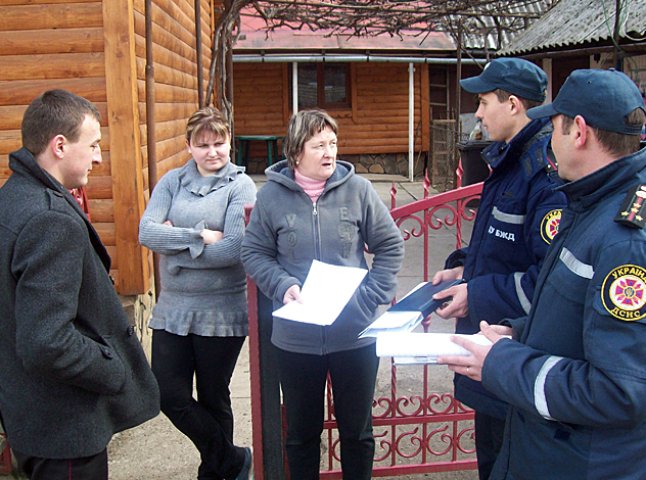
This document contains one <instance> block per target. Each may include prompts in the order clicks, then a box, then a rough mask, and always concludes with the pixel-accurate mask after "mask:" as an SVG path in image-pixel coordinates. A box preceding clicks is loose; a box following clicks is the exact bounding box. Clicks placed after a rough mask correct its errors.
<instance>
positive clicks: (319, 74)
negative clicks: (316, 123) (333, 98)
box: [290, 62, 352, 110]
mask: <svg viewBox="0 0 646 480" xmlns="http://www.w3.org/2000/svg"><path fill="white" fill-rule="evenodd" d="M304 65H316V103H317V105H315V106H307V107H306V106H302V105H301V102H300V98H299V101H298V108H299V109H302V108H303V109H305V108H321V109H325V110H351V109H352V70H351V65H350V63H346V62H303V63H298V68H299V71H300V68H301V66H304ZM326 66H335V67H338V66H343V67H344V68H345V97H346V101H345V102H327V101H326V100H325V86H326V84H325V67H326ZM290 90H291V91H292V92H293V90H294V85H293V82H290ZM298 91H299V97H300V92H301V88H300V85H299V89H298Z"/></svg>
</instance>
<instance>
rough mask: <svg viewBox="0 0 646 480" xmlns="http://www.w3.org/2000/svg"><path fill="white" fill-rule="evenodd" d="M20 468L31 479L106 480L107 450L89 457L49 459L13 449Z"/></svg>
mask: <svg viewBox="0 0 646 480" xmlns="http://www.w3.org/2000/svg"><path fill="white" fill-rule="evenodd" d="M13 454H14V455H15V456H16V460H17V461H18V466H19V467H20V469H21V470H22V471H23V472H24V473H25V474H26V475H27V476H28V477H29V478H30V479H31V480H108V451H107V450H103V451H102V452H100V453H97V454H96V455H92V456H91V457H82V458H68V459H63V460H61V459H55V460H53V459H51V458H39V457H31V456H28V455H24V454H22V453H20V452H17V451H15V450H14V451H13Z"/></svg>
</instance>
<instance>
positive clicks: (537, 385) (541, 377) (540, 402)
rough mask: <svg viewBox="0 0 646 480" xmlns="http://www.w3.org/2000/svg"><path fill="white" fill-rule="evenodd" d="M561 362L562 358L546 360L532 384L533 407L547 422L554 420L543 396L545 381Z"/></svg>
mask: <svg viewBox="0 0 646 480" xmlns="http://www.w3.org/2000/svg"><path fill="white" fill-rule="evenodd" d="M561 360H563V357H557V356H552V357H549V358H548V359H547V361H546V362H545V363H544V364H543V366H542V367H541V370H540V371H539V372H538V376H537V377H536V381H535V382H534V406H535V407H536V410H538V413H539V415H540V416H541V417H543V418H545V419H547V420H554V418H552V415H550V410H549V408H548V407H547V396H546V395H545V381H546V380H547V374H548V373H549V372H550V370H552V368H554V366H555V365H556V364H557V363H559V362H560V361H561Z"/></svg>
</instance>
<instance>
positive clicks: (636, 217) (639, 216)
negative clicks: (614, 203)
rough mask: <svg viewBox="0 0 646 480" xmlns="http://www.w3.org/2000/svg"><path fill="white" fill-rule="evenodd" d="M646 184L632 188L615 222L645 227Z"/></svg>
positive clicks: (628, 225) (634, 226)
mask: <svg viewBox="0 0 646 480" xmlns="http://www.w3.org/2000/svg"><path fill="white" fill-rule="evenodd" d="M644 200H646V185H637V186H636V187H635V188H633V189H631V190H630V191H629V192H628V195H626V198H625V199H624V203H622V205H621V209H620V210H619V213H618V214H617V216H616V217H615V222H617V223H621V224H622V225H626V226H627V227H632V228H644V225H646V202H645V201H644Z"/></svg>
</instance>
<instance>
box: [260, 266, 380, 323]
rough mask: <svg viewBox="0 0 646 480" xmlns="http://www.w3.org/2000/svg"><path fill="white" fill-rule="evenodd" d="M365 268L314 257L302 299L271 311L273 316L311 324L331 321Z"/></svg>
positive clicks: (350, 293)
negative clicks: (332, 263) (335, 263)
mask: <svg viewBox="0 0 646 480" xmlns="http://www.w3.org/2000/svg"><path fill="white" fill-rule="evenodd" d="M367 273H368V270H366V269H364V268H356V267H342V266H338V265H330V264H329V263H323V262H319V261H318V260H314V261H313V262H312V266H311V267H310V271H309V273H308V274H307V278H306V279H305V283H304V284H303V288H301V299H300V301H298V302H290V303H288V304H286V305H283V306H282V307H280V308H279V309H278V310H276V311H274V312H273V315H274V316H275V317H280V318H285V319H287V320H293V321H295V322H303V323H311V324H314V325H331V324H332V323H334V321H335V320H336V319H337V317H338V316H339V314H340V313H341V311H342V310H343V308H344V307H345V306H346V305H347V303H348V301H349V300H350V298H352V295H354V292H355V290H356V289H357V287H358V286H359V285H361V282H362V280H363V278H364V277H365V276H366V274H367Z"/></svg>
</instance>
